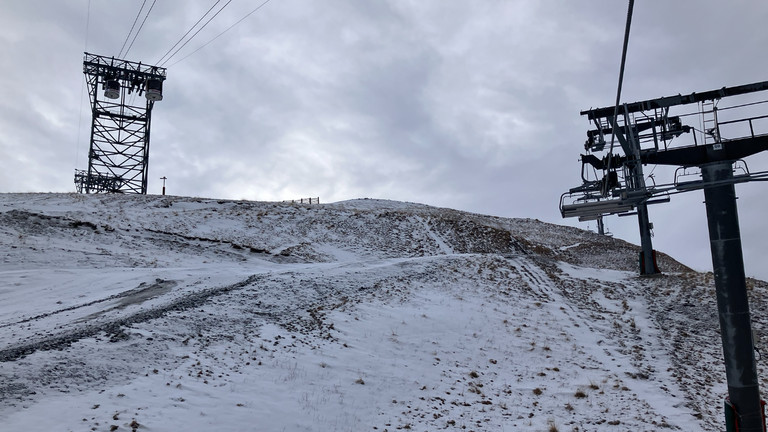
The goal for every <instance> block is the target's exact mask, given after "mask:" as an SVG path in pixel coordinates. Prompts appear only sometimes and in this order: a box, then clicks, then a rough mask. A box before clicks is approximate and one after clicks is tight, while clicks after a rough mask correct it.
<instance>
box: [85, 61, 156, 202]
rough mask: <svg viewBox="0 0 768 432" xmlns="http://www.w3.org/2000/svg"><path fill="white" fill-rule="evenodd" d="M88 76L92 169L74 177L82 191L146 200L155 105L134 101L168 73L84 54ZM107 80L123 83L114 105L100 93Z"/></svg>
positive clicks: (89, 167)
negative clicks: (151, 82) (132, 195)
mask: <svg viewBox="0 0 768 432" xmlns="http://www.w3.org/2000/svg"><path fill="white" fill-rule="evenodd" d="M83 73H84V74H85V79H86V83H87V84H88V95H89V97H90V100H91V113H92V120H91V139H90V148H89V151H88V169H87V171H76V172H75V186H76V188H77V191H78V192H80V193H135V194H146V193H147V178H148V168H149V137H150V134H149V131H150V125H151V120H152V108H153V106H154V102H153V101H151V100H145V102H146V104H145V105H132V102H130V101H129V99H130V98H129V96H130V95H131V94H132V93H133V92H134V91H135V92H136V93H137V94H136V96H139V97H140V96H141V94H142V92H143V91H144V88H145V85H146V83H147V81H148V80H159V81H160V82H163V81H165V79H166V70H165V68H161V67H159V66H151V65H143V64H141V63H136V62H131V61H127V60H121V59H116V58H114V57H106V56H99V55H95V54H89V53H85V60H84V61H83ZM108 80H116V81H118V82H119V83H120V97H119V98H118V99H115V100H114V101H112V100H110V99H107V98H105V97H104V95H103V94H100V93H99V85H100V84H101V88H102V90H103V88H104V86H105V84H106V82H107V81H108ZM140 100H144V99H143V98H141V99H140Z"/></svg>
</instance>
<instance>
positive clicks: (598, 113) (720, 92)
mask: <svg viewBox="0 0 768 432" xmlns="http://www.w3.org/2000/svg"><path fill="white" fill-rule="evenodd" d="M763 90H768V81H761V82H756V83H752V84H744V85H739V86H734V87H723V88H721V89H717V90H710V91H705V92H699V93H691V94H689V95H680V94H679V95H675V96H665V97H661V98H658V99H649V100H645V101H640V102H633V103H629V104H626V105H625V108H624V109H625V110H626V112H627V113H629V114H631V113H636V112H642V111H650V110H653V109H659V108H669V107H672V106H676V105H687V104H692V103H698V102H702V101H711V100H717V99H722V98H724V97H728V96H737V95H742V94H747V93H754V92H758V91H763ZM614 110H615V107H614V106H610V107H604V108H594V109H588V110H584V111H581V115H585V116H587V118H588V119H589V120H590V121H593V120H596V119H598V120H599V119H604V118H608V117H612V116H613V113H614Z"/></svg>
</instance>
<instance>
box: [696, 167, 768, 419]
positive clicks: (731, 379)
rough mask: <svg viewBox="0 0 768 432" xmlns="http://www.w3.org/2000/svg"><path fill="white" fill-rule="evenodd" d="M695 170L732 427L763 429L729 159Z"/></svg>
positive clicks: (731, 168)
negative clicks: (699, 182)
mask: <svg viewBox="0 0 768 432" xmlns="http://www.w3.org/2000/svg"><path fill="white" fill-rule="evenodd" d="M701 174H702V178H703V180H704V202H705V204H706V207H707V222H708V225H709V244H710V247H711V249H712V268H713V272H714V275H715V289H716V292H717V310H718V315H719V318H720V329H721V331H720V336H721V338H722V340H723V354H724V356H725V374H726V377H727V380H728V397H729V399H730V403H731V404H732V405H733V406H734V407H736V409H737V416H738V424H739V429H738V430H739V431H755V432H757V431H760V432H763V419H762V408H761V406H760V389H759V386H758V379H757V365H756V363H755V356H754V346H753V341H752V328H751V322H750V321H751V320H750V314H749V302H748V299H747V289H746V277H745V275H744V257H743V255H742V250H741V234H740V232H739V215H738V212H737V209H736V191H735V189H734V186H733V183H732V180H733V163H732V162H730V161H723V162H714V163H710V164H706V165H702V166H701ZM718 182H720V185H717V184H718ZM715 185H717V186H715Z"/></svg>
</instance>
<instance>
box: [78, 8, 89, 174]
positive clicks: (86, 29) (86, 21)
mask: <svg viewBox="0 0 768 432" xmlns="http://www.w3.org/2000/svg"><path fill="white" fill-rule="evenodd" d="M90 26H91V0H88V11H87V12H86V15H85V47H84V48H83V51H84V52H88V31H89V29H90ZM84 94H85V80H83V81H82V84H81V85H80V112H79V113H78V114H77V141H76V142H75V169H77V159H78V158H79V157H80V132H81V130H80V127H81V126H82V124H83V99H84V97H83V95H84Z"/></svg>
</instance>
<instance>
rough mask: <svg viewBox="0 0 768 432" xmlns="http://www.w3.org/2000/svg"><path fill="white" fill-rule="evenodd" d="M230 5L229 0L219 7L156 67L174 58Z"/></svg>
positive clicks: (230, 0)
mask: <svg viewBox="0 0 768 432" xmlns="http://www.w3.org/2000/svg"><path fill="white" fill-rule="evenodd" d="M230 3H232V0H229V1H228V2H226V3H225V4H224V6H222V7H221V9H219V10H218V11H216V13H215V14H213V16H211V17H210V18H209V19H208V21H206V22H205V24H203V25H202V26H201V27H200V28H199V29H197V31H196V32H195V33H194V34H193V35H192V36H190V37H189V39H187V41H186V42H184V43H183V44H182V45H181V46H180V47H179V48H178V49H177V50H176V51H174V52H173V54H171V55H170V56H169V57H168V58H166V59H165V61H163V63H161V64H160V65H158V66H164V65H165V64H166V63H168V61H169V60H170V59H172V58H173V56H175V55H176V54H177V53H178V52H179V51H181V49H182V48H184V47H185V46H186V45H187V44H188V43H189V41H191V40H192V39H194V38H195V36H197V34H198V33H200V31H201V30H202V29H204V28H205V26H207V25H208V23H210V22H211V21H212V20H213V19H214V18H216V16H217V15H218V14H220V13H221V11H223V10H224V8H226V7H227V6H228V5H229V4H230Z"/></svg>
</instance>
